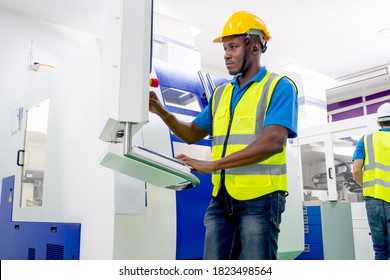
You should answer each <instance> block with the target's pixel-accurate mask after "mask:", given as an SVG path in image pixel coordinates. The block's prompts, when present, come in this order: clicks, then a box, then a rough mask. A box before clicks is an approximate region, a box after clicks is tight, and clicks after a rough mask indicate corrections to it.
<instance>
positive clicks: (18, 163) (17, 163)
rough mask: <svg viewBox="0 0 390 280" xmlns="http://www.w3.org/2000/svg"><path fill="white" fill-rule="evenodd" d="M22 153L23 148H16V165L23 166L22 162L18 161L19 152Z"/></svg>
mask: <svg viewBox="0 0 390 280" xmlns="http://www.w3.org/2000/svg"><path fill="white" fill-rule="evenodd" d="M21 153H24V150H18V153H17V156H16V165H18V166H24V164H23V163H20V154H21Z"/></svg>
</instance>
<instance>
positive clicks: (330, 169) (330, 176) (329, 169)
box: [328, 167, 333, 179]
mask: <svg viewBox="0 0 390 280" xmlns="http://www.w3.org/2000/svg"><path fill="white" fill-rule="evenodd" d="M331 171H332V167H329V168H328V173H329V179H333V177H332V175H331V173H330V172H331Z"/></svg>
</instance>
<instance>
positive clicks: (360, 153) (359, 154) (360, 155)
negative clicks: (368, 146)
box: [352, 127, 390, 161]
mask: <svg viewBox="0 0 390 280" xmlns="http://www.w3.org/2000/svg"><path fill="white" fill-rule="evenodd" d="M379 131H388V132H390V128H389V127H385V128H381V129H379ZM363 138H364V136H362V138H360V139H359V141H358V143H357V144H356V148H355V152H354V153H353V156H352V161H354V160H355V159H365V158H366V153H365V152H364V141H363Z"/></svg>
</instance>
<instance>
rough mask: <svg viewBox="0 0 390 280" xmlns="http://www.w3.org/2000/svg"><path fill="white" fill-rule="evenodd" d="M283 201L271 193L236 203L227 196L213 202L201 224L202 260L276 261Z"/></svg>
mask: <svg viewBox="0 0 390 280" xmlns="http://www.w3.org/2000/svg"><path fill="white" fill-rule="evenodd" d="M285 204H286V197H285V195H284V194H283V193H282V192H274V193H271V194H268V195H265V196H263V197H260V198H256V199H252V200H246V201H239V200H235V199H233V198H231V197H230V196H229V195H228V194H227V193H226V192H224V193H222V194H219V195H218V197H216V198H214V197H213V198H212V199H211V202H210V205H209V207H208V209H207V211H206V215H205V218H204V224H205V226H206V238H205V248H204V256H203V258H204V259H205V260H235V259H248V260H250V259H252V260H275V259H276V257H277V250H278V236H279V232H280V230H279V225H280V223H281V218H282V213H283V212H284V209H285Z"/></svg>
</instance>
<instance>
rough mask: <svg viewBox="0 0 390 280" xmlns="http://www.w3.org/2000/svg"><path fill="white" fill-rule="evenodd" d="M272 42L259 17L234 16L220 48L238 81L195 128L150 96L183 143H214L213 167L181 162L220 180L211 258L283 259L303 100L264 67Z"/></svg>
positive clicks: (211, 218)
mask: <svg viewBox="0 0 390 280" xmlns="http://www.w3.org/2000/svg"><path fill="white" fill-rule="evenodd" d="M270 39H271V36H270V33H269V31H268V29H267V27H266V25H265V23H264V22H263V21H262V20H261V19H260V18H259V17H257V16H256V15H254V14H252V13H249V12H245V11H240V12H237V13H234V14H233V15H231V17H230V18H229V19H228V21H227V22H226V24H225V26H224V27H223V30H222V35H221V36H219V37H218V38H216V39H215V40H214V42H216V43H221V44H222V46H223V48H224V50H225V55H224V59H225V65H226V68H227V70H228V71H229V74H230V75H232V76H233V78H232V80H231V82H229V83H227V84H223V85H221V86H219V87H217V88H216V89H215V90H214V93H213V95H212V97H211V98H210V102H209V104H208V106H207V107H206V108H205V109H204V110H202V112H201V113H200V114H199V115H198V116H197V117H196V118H195V119H194V120H193V121H192V122H183V121H181V120H178V119H177V118H176V117H175V116H174V115H173V114H171V113H170V112H168V111H167V110H166V109H165V108H164V107H163V106H162V105H161V103H160V102H159V100H158V98H157V96H156V95H155V94H154V93H153V92H151V93H150V111H151V112H153V113H156V114H157V115H159V116H160V117H161V118H162V120H163V121H164V122H165V123H166V124H167V125H168V127H169V128H170V129H171V130H172V132H173V133H175V134H176V135H177V136H178V137H179V138H181V139H182V140H183V141H185V142H187V143H195V142H197V141H199V140H201V139H203V138H204V137H206V136H207V135H208V134H211V135H212V136H213V146H212V160H211V161H203V160H197V159H194V158H190V157H187V156H185V155H179V156H177V158H178V159H180V160H182V161H184V162H185V163H186V164H187V165H189V166H190V167H191V168H192V169H193V170H194V171H198V172H201V173H212V181H213V185H214V188H213V192H212V198H211V201H210V205H209V207H208V209H207V211H206V215H205V218H204V223H205V226H206V237H205V248H204V259H276V258H277V249H278V236H279V232H280V230H279V226H280V223H281V216H282V213H283V212H284V209H285V202H286V196H287V194H288V186H287V171H286V169H287V167H286V142H287V138H295V137H296V136H297V119H298V101H297V90H296V87H295V85H294V84H293V83H292V82H291V81H290V80H289V79H288V78H286V77H282V76H279V75H277V74H275V73H272V72H270V71H268V70H267V69H266V67H265V66H261V64H260V57H261V54H262V53H264V52H265V51H266V49H267V42H268V41H269V40H270Z"/></svg>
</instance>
